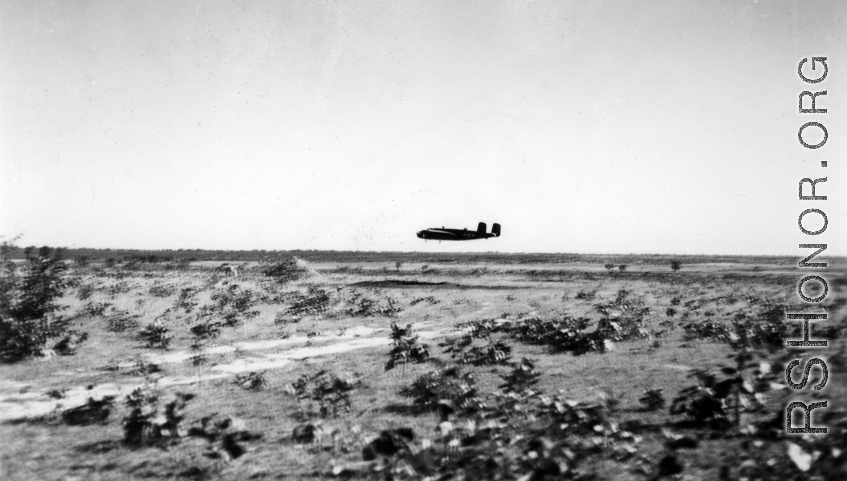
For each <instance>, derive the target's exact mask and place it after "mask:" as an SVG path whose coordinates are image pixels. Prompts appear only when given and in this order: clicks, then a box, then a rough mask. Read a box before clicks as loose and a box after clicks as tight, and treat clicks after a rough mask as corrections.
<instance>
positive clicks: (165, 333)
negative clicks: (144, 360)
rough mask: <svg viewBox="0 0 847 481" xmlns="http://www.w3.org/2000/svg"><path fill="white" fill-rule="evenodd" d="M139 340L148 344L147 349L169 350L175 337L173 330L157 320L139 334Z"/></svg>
mask: <svg viewBox="0 0 847 481" xmlns="http://www.w3.org/2000/svg"><path fill="white" fill-rule="evenodd" d="M138 338H139V339H140V340H142V341H144V342H146V343H147V347H154V348H158V349H167V348H168V347H169V346H170V345H171V340H172V339H173V336H172V335H171V330H170V329H169V328H168V326H166V325H164V323H163V322H162V321H161V320H159V319H156V320H155V321H153V323H151V324H148V325H147V326H146V327H145V328H144V329H142V330H141V331H140V332H139V333H138Z"/></svg>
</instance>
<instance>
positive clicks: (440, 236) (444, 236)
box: [417, 222, 500, 241]
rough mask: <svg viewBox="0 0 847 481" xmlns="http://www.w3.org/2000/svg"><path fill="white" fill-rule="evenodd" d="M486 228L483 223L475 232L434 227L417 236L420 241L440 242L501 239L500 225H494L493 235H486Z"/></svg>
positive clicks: (419, 232)
mask: <svg viewBox="0 0 847 481" xmlns="http://www.w3.org/2000/svg"><path fill="white" fill-rule="evenodd" d="M485 227H486V226H485V224H484V223H481V222H480V224H479V228H477V230H475V231H474V230H468V229H448V228H445V227H441V228H438V227H432V228H429V229H424V230H422V231H418V233H417V236H418V239H425V240H439V241H442V240H446V241H467V240H476V239H488V238H490V237H500V225H499V224H494V229H492V232H491V233H486V232H485Z"/></svg>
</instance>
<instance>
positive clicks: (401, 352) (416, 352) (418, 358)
mask: <svg viewBox="0 0 847 481" xmlns="http://www.w3.org/2000/svg"><path fill="white" fill-rule="evenodd" d="M391 340H392V342H393V344H394V347H393V348H392V349H391V352H390V353H388V358H389V359H388V362H387V363H386V364H385V370H386V371H389V370H391V369H394V368H395V367H396V366H397V364H399V363H400V362H402V363H403V366H404V369H405V365H406V363H407V362H409V361H412V362H416V363H420V362H424V361H426V360H427V359H429V346H427V345H426V344H418V336H413V335H412V325H411V324H409V325H407V326H406V327H405V328H403V327H400V326H398V325H397V323H396V322H392V323H391ZM404 372H405V371H404Z"/></svg>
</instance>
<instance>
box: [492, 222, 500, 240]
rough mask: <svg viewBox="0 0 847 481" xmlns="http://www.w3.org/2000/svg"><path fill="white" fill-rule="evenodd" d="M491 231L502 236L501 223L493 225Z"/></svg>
mask: <svg viewBox="0 0 847 481" xmlns="http://www.w3.org/2000/svg"><path fill="white" fill-rule="evenodd" d="M491 233H492V234H494V235H495V236H497V237H500V224H496V223H495V224H494V225H493V226H491Z"/></svg>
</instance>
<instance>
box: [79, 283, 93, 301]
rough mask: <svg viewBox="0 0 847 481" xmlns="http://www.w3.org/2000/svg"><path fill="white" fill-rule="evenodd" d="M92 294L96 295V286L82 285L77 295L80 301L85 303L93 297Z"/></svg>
mask: <svg viewBox="0 0 847 481" xmlns="http://www.w3.org/2000/svg"><path fill="white" fill-rule="evenodd" d="M92 294H94V286H92V285H91V284H82V285H80V286H79V290H78V291H77V294H76V295H77V297H78V298H79V300H80V301H84V300H86V299H88V298H89V297H91V295H92Z"/></svg>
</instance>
